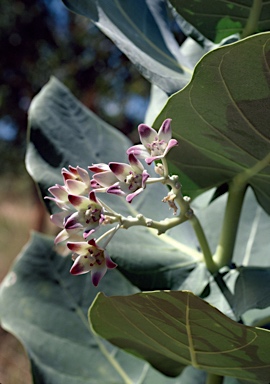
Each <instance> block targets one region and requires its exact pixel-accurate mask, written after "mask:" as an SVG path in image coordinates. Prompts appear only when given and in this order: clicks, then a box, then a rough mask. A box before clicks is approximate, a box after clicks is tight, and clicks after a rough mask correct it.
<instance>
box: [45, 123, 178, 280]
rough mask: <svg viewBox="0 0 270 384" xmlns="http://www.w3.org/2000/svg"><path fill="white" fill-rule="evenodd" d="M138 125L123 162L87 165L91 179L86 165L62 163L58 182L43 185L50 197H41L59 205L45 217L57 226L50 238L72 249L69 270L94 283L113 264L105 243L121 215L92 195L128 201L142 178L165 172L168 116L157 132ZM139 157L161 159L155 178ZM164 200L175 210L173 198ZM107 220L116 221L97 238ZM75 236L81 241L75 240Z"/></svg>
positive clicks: (169, 142)
mask: <svg viewBox="0 0 270 384" xmlns="http://www.w3.org/2000/svg"><path fill="white" fill-rule="evenodd" d="M138 130H139V136H140V140H141V144H140V145H135V146H132V147H130V148H129V149H128V150H127V155H128V160H129V164H125V163H116V162H111V163H109V164H103V163H100V164H93V165H91V166H89V167H88V168H89V170H90V171H91V172H92V173H93V176H92V178H90V176H89V172H88V171H87V170H85V169H83V168H81V167H79V166H77V167H72V166H69V168H68V169H66V168H63V169H62V176H63V181H64V184H63V185H59V184H56V185H55V186H53V187H51V188H49V192H50V193H51V195H52V197H51V196H50V197H49V196H46V197H45V198H47V199H50V200H52V201H54V202H55V203H56V204H57V206H58V207H59V208H60V209H61V211H60V212H58V213H55V214H53V215H52V216H51V220H52V222H53V223H54V224H56V225H57V226H58V227H60V228H61V229H62V230H61V232H60V233H59V234H58V235H57V236H56V238H55V243H56V244H58V243H60V242H64V241H65V242H66V245H67V247H68V249H69V250H71V251H72V252H73V255H72V259H73V261H74V263H73V265H72V267H71V269H70V272H71V273H72V274H74V275H79V274H83V273H87V272H91V276H92V282H93V284H94V285H95V286H97V285H98V283H99V281H100V279H101V278H102V277H103V276H104V274H105V273H106V271H107V269H108V268H109V269H110V268H115V267H116V266H117V265H116V264H115V263H114V262H113V261H112V260H111V258H110V257H109V255H108V253H107V251H106V249H105V248H106V246H107V244H108V242H109V240H110V239H111V237H112V235H114V233H115V232H116V230H118V229H119V228H120V227H121V215H118V214H117V213H115V212H114V211H113V210H112V209H110V207H108V206H107V205H105V204H104V203H103V202H102V201H101V200H100V199H99V198H98V197H97V194H99V193H102V192H105V193H109V194H115V195H118V196H124V197H125V198H126V201H127V202H128V203H131V202H132V200H133V199H134V198H135V197H136V196H137V195H139V194H140V193H142V192H143V190H144V189H145V188H146V185H147V184H148V183H153V182H157V181H163V180H164V177H167V176H168V175H167V174H166V173H167V167H166V166H163V165H164V161H165V156H166V155H167V153H168V152H169V150H170V149H171V148H173V147H174V146H176V145H177V144H178V143H177V141H176V140H174V139H172V130H171V119H166V120H165V121H164V122H163V124H162V126H161V127H160V129H159V131H158V132H156V131H155V130H154V129H153V128H151V127H149V126H148V125H146V124H140V125H139V127H138ZM139 158H140V159H144V160H145V162H146V163H147V164H148V165H149V164H151V163H152V162H153V161H156V160H160V161H161V163H159V164H157V166H156V167H155V170H156V173H157V174H158V175H159V178H151V177H150V175H149V173H148V172H147V170H146V169H145V168H144V166H143V164H142V163H141V161H140V160H139ZM169 202H170V205H171V206H173V208H174V210H175V209H176V207H175V205H174V202H173V201H171V200H170V201H169ZM108 223H117V226H116V227H115V228H114V230H113V231H112V230H109V231H108V232H106V233H105V234H104V235H102V236H101V237H100V238H99V239H97V240H96V239H95V238H93V237H92V236H94V233H95V232H96V231H97V230H98V229H99V228H100V226H101V225H106V224H108ZM106 235H108V236H109V235H110V237H109V240H107V242H106V245H105V246H103V247H101V246H100V245H99V243H100V242H101V240H103V239H104V237H105V236H106ZM77 239H83V240H84V241H76V240H77Z"/></svg>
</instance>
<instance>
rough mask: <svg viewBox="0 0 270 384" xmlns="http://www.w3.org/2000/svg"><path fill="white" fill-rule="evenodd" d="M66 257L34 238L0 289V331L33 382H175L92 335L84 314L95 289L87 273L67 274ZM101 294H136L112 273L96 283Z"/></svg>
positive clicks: (49, 241)
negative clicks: (16, 346)
mask: <svg viewBox="0 0 270 384" xmlns="http://www.w3.org/2000/svg"><path fill="white" fill-rule="evenodd" d="M71 264H72V261H71V260H70V258H69V257H68V258H63V257H62V256H59V255H58V254H57V253H56V252H54V250H53V240H52V239H50V238H47V237H45V236H41V235H38V234H34V235H33V237H32V240H31V241H30V243H29V244H28V245H27V247H26V248H25V249H24V250H23V252H22V254H21V255H20V257H19V258H18V259H17V261H16V263H15V264H14V266H13V269H12V270H11V271H10V272H9V274H8V275H7V276H6V278H5V279H4V281H3V283H2V286H1V290H0V317H1V323H2V327H3V328H4V329H6V330H7V331H9V332H11V333H12V334H14V335H15V336H16V337H17V338H18V339H19V340H20V341H21V342H22V343H23V345H24V347H25V348H26V351H27V353H28V355H29V358H30V360H31V366H32V372H33V377H34V383H35V384H41V383H42V384H49V383H50V384H103V383H106V384H107V383H108V384H115V383H119V384H120V383H123V384H124V383H125V384H133V383H134V384H135V383H138V382H140V383H142V384H153V383H155V384H156V383H158V384H163V383H165V384H176V383H177V381H175V380H171V379H167V378H165V377H164V376H163V375H161V374H159V373H158V372H156V371H155V370H154V369H152V368H151V367H150V366H149V365H148V364H147V363H145V362H142V361H140V360H138V359H136V358H134V357H132V356H130V355H128V354H126V353H124V352H123V351H121V350H118V349H117V348H115V347H113V346H111V345H109V344H108V343H106V342H104V341H101V340H100V339H99V338H98V337H96V335H94V334H93V333H92V331H91V330H90V328H89V325H88V321H87V310H88V307H89V305H90V304H91V302H92V300H93V299H94V297H95V295H96V293H97V289H96V288H94V287H93V285H92V282H91V278H90V276H89V275H83V276H73V275H71V274H70V273H69V268H70V266H71ZM99 288H100V289H102V291H104V292H106V294H109V295H110V294H122V295H126V294H131V293H134V292H136V291H137V290H136V288H134V287H133V286H132V285H131V284H130V283H128V281H127V280H126V279H125V278H124V277H123V276H121V274H120V273H119V272H118V271H117V270H114V271H112V273H110V274H107V275H106V276H105V277H104V278H103V280H102V281H101V282H100V285H99Z"/></svg>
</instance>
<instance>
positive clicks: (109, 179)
mask: <svg viewBox="0 0 270 384" xmlns="http://www.w3.org/2000/svg"><path fill="white" fill-rule="evenodd" d="M128 159H129V163H130V164H125V163H109V165H108V169H106V170H105V168H104V167H103V168H102V169H101V170H100V171H99V172H97V173H95V174H94V176H93V180H94V181H95V183H96V185H97V186H99V187H103V189H104V190H105V191H106V192H107V193H112V194H115V195H119V196H126V200H127V201H128V202H129V203H131V202H132V200H133V199H134V197H135V196H137V195H138V194H139V193H141V192H142V191H143V190H144V189H145V186H146V180H147V179H148V177H149V174H148V173H147V171H146V170H145V169H144V167H143V165H142V163H141V162H140V161H139V160H138V159H137V158H136V157H135V156H134V154H133V153H131V154H130V155H129V156H128ZM94 167H95V166H94V165H93V167H92V169H94ZM101 189H102V188H101ZM99 190H100V189H97V191H99Z"/></svg>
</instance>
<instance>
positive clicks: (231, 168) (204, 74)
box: [155, 33, 270, 213]
mask: <svg viewBox="0 0 270 384" xmlns="http://www.w3.org/2000/svg"><path fill="white" fill-rule="evenodd" d="M269 53H270V33H263V34H258V35H256V36H253V37H250V38H247V39H244V40H242V41H239V42H237V43H234V44H231V45H228V46H224V47H221V48H219V49H217V50H214V51H212V52H210V53H209V54H207V55H205V56H204V57H203V59H202V60H201V61H200V62H199V64H198V65H197V67H196V68H195V71H194V76H193V78H192V80H191V82H190V83H189V84H188V86H187V87H185V88H184V89H183V90H182V91H180V92H178V93H176V94H175V95H173V96H171V97H170V98H169V100H168V102H167V104H166V105H165V107H164V109H163V110H162V112H161V113H160V115H159V116H158V118H157V120H156V122H155V127H156V128H158V127H159V126H160V123H161V122H162V121H163V120H164V119H165V118H168V117H170V118H172V127H173V135H174V137H175V138H176V139H178V141H179V147H177V148H174V149H173V150H172V151H171V152H170V155H169V160H170V161H171V163H172V171H173V172H175V171H176V172H178V173H179V174H180V175H181V182H182V184H183V188H184V191H185V193H186V194H188V195H190V196H191V197H195V196H197V195H198V194H200V193H202V192H203V191H205V190H207V189H210V188H213V187H215V186H216V187H218V186H220V185H222V184H226V183H228V182H229V181H230V180H231V179H232V178H233V177H235V176H236V175H237V174H239V173H241V172H245V171H247V170H248V169H250V168H252V167H254V166H255V165H257V166H258V165H259V164H260V162H261V161H264V162H266V159H267V158H268V156H269V153H270V131H269V124H268V121H269V120H270V90H269V79H270V75H269V59H270V55H269ZM265 165H266V166H265V168H264V169H262V170H261V171H260V172H258V173H257V174H256V175H254V176H253V177H251V178H250V179H249V183H250V185H251V186H252V188H253V189H254V192H255V194H256V197H257V199H258V201H259V203H260V204H261V206H262V207H263V208H264V209H265V210H266V212H268V213H270V194H269V190H270V165H268V166H267V163H266V164H265Z"/></svg>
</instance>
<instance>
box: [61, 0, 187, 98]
mask: <svg viewBox="0 0 270 384" xmlns="http://www.w3.org/2000/svg"><path fill="white" fill-rule="evenodd" d="M63 2H64V4H65V5H66V6H67V7H68V8H69V9H70V10H72V11H73V12H76V13H79V14H81V15H83V16H86V17H88V18H90V19H91V20H92V21H93V22H94V23H95V24H96V26H97V27H98V28H99V29H100V30H101V31H102V32H103V33H104V34H105V35H107V36H108V37H109V38H110V39H111V40H112V41H113V42H114V43H115V44H116V45H117V47H118V48H119V49H120V50H121V51H122V52H123V53H124V54H125V55H126V56H127V57H128V58H129V59H130V60H131V61H132V62H133V63H134V64H135V65H136V66H137V68H138V69H139V71H140V72H141V73H142V75H143V76H145V77H146V78H147V79H148V80H150V81H151V82H152V83H155V84H156V85H158V86H159V87H160V88H161V89H163V90H164V91H165V92H167V93H169V94H171V93H173V92H176V91H178V90H179V89H181V88H183V86H184V85H186V84H187V82H188V81H189V79H190V77H191V73H192V71H191V65H190V64H189V62H188V61H187V60H186V59H185V57H184V56H183V55H182V54H181V53H180V50H179V45H178V43H177V42H176V40H175V38H174V35H173V34H172V32H171V31H170V26H169V19H168V15H167V12H166V3H165V2H164V1H162V0H158V1H156V0H154V1H153V0H149V1H147V2H146V1H145V0H136V1H134V0H110V1H107V0H98V1H96V0H63Z"/></svg>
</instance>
